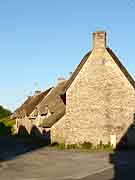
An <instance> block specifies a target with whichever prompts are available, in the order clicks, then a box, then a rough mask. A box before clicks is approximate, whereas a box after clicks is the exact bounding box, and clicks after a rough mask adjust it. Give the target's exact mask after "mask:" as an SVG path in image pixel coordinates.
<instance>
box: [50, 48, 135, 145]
mask: <svg viewBox="0 0 135 180" xmlns="http://www.w3.org/2000/svg"><path fill="white" fill-rule="evenodd" d="M101 47H103V46H101ZM134 99H135V92H134V88H133V87H132V85H131V84H130V83H129V81H128V80H127V78H126V77H125V76H124V74H123V73H122V71H121V70H120V68H119V67H118V66H117V64H116V63H115V62H114V60H113V59H112V57H111V56H110V54H109V53H108V51H107V50H106V49H105V48H104V47H103V48H99V49H96V48H95V49H93V51H92V53H91V55H90V57H89V58H88V60H87V62H86V63H85V65H84V66H83V68H82V69H81V71H80V72H79V74H78V76H77V77H76V79H75V80H74V81H73V83H72V84H71V86H70V87H69V89H68V90H67V93H66V114H65V116H64V117H63V118H61V119H60V120H59V121H58V122H57V123H56V124H54V126H53V127H52V128H51V141H52V142H54V141H57V142H60V143H66V144H74V143H75V144H77V143H83V142H84V141H87V142H92V143H93V144H95V145H96V144H99V143H100V141H102V143H104V144H106V143H108V142H109V141H110V137H111V135H114V134H115V135H116V138H117V142H119V140H120V139H121V137H122V136H123V135H124V133H125V132H126V130H127V129H128V127H129V126H130V124H131V123H132V122H133V114H134V112H135V100H134Z"/></svg>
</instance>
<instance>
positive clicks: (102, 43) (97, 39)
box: [93, 31, 106, 49]
mask: <svg viewBox="0 0 135 180" xmlns="http://www.w3.org/2000/svg"><path fill="white" fill-rule="evenodd" d="M105 48H106V32H105V31H96V32H94V33H93V49H105Z"/></svg>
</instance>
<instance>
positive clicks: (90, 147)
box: [81, 142, 93, 149]
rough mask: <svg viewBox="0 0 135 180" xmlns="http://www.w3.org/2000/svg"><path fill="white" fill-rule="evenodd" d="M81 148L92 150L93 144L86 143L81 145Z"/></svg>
mask: <svg viewBox="0 0 135 180" xmlns="http://www.w3.org/2000/svg"><path fill="white" fill-rule="evenodd" d="M81 147H82V148H83V149H92V147H93V145H92V143H91V142H84V143H83V144H81Z"/></svg>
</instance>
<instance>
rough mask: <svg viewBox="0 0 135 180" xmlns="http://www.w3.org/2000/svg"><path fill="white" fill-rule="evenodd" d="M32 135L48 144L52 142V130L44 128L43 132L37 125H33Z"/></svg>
mask: <svg viewBox="0 0 135 180" xmlns="http://www.w3.org/2000/svg"><path fill="white" fill-rule="evenodd" d="M30 135H31V136H32V137H36V138H37V137H38V138H41V139H42V140H43V141H44V143H45V144H46V145H49V144H50V143H51V139H50V131H46V129H44V130H43V132H42V133H41V131H40V130H39V129H38V128H37V127H36V126H35V125H33V127H32V129H31V132H30Z"/></svg>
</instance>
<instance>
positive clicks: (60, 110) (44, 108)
mask: <svg viewBox="0 0 135 180" xmlns="http://www.w3.org/2000/svg"><path fill="white" fill-rule="evenodd" d="M65 84H66V81H65V80H63V81H61V82H59V83H58V84H57V86H56V87H52V88H49V89H47V90H46V91H44V92H40V91H36V92H35V94H34V95H33V96H30V97H28V98H27V99H26V101H25V102H24V103H23V104H22V105H21V106H20V107H19V108H18V109H17V110H16V111H15V112H14V114H13V115H12V118H13V119H16V127H15V129H16V133H26V132H27V133H28V134H32V135H36V136H42V135H43V134H44V133H45V132H48V131H50V127H51V126H52V124H54V123H55V121H57V120H58V119H60V118H61V117H62V116H63V115H64V114H65V104H64V102H63V100H62V98H61V97H60V95H61V94H63V91H62V90H63V86H65ZM52 119H53V121H52ZM43 121H45V122H46V127H41V126H40V124H41V123H43Z"/></svg>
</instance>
